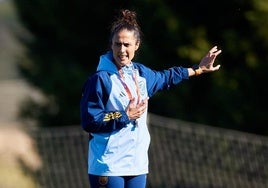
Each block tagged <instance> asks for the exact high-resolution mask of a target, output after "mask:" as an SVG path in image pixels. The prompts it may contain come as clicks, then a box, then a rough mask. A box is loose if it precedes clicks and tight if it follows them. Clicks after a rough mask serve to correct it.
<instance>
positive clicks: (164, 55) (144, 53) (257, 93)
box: [15, 0, 268, 134]
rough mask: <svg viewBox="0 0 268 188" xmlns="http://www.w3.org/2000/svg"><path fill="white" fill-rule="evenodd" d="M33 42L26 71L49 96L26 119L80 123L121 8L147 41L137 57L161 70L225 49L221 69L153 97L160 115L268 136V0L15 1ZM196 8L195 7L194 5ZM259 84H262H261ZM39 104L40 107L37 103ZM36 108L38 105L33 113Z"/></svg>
mask: <svg viewBox="0 0 268 188" xmlns="http://www.w3.org/2000/svg"><path fill="white" fill-rule="evenodd" d="M15 4H16V7H17V10H18V13H19V15H20V18H21V20H22V22H23V23H24V25H25V27H26V28H27V29H28V30H29V31H30V32H31V33H32V35H33V39H32V40H31V41H23V42H24V43H25V44H26V45H27V47H28V49H29V50H28V54H27V55H26V56H25V58H24V59H21V60H20V62H19V64H20V69H21V71H22V73H23V75H24V76H25V77H26V78H28V80H29V81H30V82H31V83H33V84H34V85H35V86H37V87H40V88H41V90H42V91H43V92H44V94H45V95H46V96H47V99H48V100H47V103H43V104H38V103H35V102H33V101H32V102H31V103H28V105H26V106H25V107H24V108H23V109H22V114H23V115H24V117H27V116H29V117H32V118H35V119H38V121H39V122H40V123H41V124H43V125H65V124H77V123H79V121H80V120H79V99H80V93H81V87H82V83H83V82H84V81H85V79H86V77H87V76H88V75H90V73H92V72H93V71H94V70H95V68H96V65H97V62H98V58H99V55H100V54H101V53H103V52H104V51H106V50H107V49H108V46H107V45H108V40H109V27H108V26H109V24H110V23H111V21H112V19H113V17H112V16H111V15H114V13H115V10H118V9H120V8H124V7H126V8H129V9H135V10H136V11H137V12H138V16H139V20H140V24H141V27H142V29H143V33H144V38H143V43H142V45H141V50H140V51H139V53H138V57H137V58H136V60H137V61H140V60H141V61H142V62H143V63H145V64H147V65H148V66H150V67H152V68H154V69H162V68H168V67H170V66H176V65H184V66H191V65H192V64H194V63H198V62H199V61H200V59H201V57H202V56H203V55H204V54H205V53H206V52H207V50H208V49H209V48H211V47H212V46H213V45H215V44H217V45H219V48H222V49H223V53H222V55H221V56H220V57H219V58H218V60H217V62H216V63H220V64H222V68H221V70H220V71H218V72H216V73H213V74H209V75H201V76H200V77H199V78H198V79H195V78H193V79H191V80H189V82H188V84H181V85H180V86H178V87H175V88H172V89H173V90H174V91H173V92H162V93H159V94H157V95H156V96H155V97H153V98H152V99H150V100H151V103H150V106H149V110H150V111H151V112H154V113H158V114H162V115H166V116H171V117H175V118H180V119H184V120H189V121H195V122H199V123H205V124H210V125H214V126H221V127H227V128H233V129H238V130H243V131H248V132H254V133H258V134H268V131H267V130H268V129H267V128H266V127H265V123H267V122H268V117H267V116H266V114H267V109H266V106H267V100H266V96H267V93H266V91H264V90H263V87H264V85H265V83H266V81H267V77H266V76H265V72H266V71H265V70H267V63H265V62H267V53H266V51H265V49H266V48H267V45H268V39H267V35H266V33H267V32H268V31H267V29H268V27H267V24H268V22H267V14H268V11H267V10H266V9H265V7H267V4H268V2H266V1H265V0H248V1H240V0H234V1H230V2H228V1H221V2H217V4H216V5H215V2H214V1H212V0H205V1H197V0H188V1H184V2H180V4H178V2H177V1H173V0H168V1H164V0H157V1H147V0H137V1H135V2H131V3H130V2H124V1H97V2H94V3H92V2H89V1H84V0H77V1H68V0H67V1H63V0H58V1H54V0H46V1H42V0H15ZM193 5H194V6H193ZM256 83H258V84H256ZM31 106H33V107H34V108H32V107H31ZM33 109H34V110H33Z"/></svg>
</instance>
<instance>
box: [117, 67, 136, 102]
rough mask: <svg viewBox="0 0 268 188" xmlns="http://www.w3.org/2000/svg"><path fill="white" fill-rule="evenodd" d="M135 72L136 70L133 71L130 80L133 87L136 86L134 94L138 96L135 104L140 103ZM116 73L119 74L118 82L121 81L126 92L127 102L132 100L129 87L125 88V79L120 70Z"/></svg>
mask: <svg viewBox="0 0 268 188" xmlns="http://www.w3.org/2000/svg"><path fill="white" fill-rule="evenodd" d="M137 71H138V70H134V72H133V74H132V79H133V81H134V83H135V86H136V93H137V96H138V100H137V103H140V88H139V84H138V78H137ZM118 72H119V76H120V81H121V83H122V85H123V87H124V89H125V90H126V92H127V95H128V98H129V100H132V99H133V96H132V94H131V92H130V89H129V87H128V86H127V84H126V82H125V78H124V75H123V71H122V69H118Z"/></svg>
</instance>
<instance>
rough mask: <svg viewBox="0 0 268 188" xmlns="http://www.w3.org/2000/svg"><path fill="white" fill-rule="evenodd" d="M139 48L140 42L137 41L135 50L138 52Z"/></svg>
mask: <svg viewBox="0 0 268 188" xmlns="http://www.w3.org/2000/svg"><path fill="white" fill-rule="evenodd" d="M139 47H140V41H137V42H136V46H135V50H138V49H139Z"/></svg>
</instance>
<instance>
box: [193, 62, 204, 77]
mask: <svg viewBox="0 0 268 188" xmlns="http://www.w3.org/2000/svg"><path fill="white" fill-rule="evenodd" d="M192 69H193V71H194V73H195V76H198V75H200V74H202V73H203V70H202V69H201V68H200V67H199V65H197V64H195V65H193V66H192Z"/></svg>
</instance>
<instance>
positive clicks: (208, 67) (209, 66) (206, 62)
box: [199, 46, 221, 73]
mask: <svg viewBox="0 0 268 188" xmlns="http://www.w3.org/2000/svg"><path fill="white" fill-rule="evenodd" d="M220 53H221V50H218V49H217V46H214V47H213V48H211V49H210V50H209V52H208V53H207V55H206V56H204V57H203V58H202V59H201V62H200V63H199V67H200V68H201V69H202V72H203V73H206V72H212V71H216V70H218V69H219V68H220V66H221V65H216V66H214V65H213V64H214V61H215V59H216V57H217V56H218V55H219V54H220Z"/></svg>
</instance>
